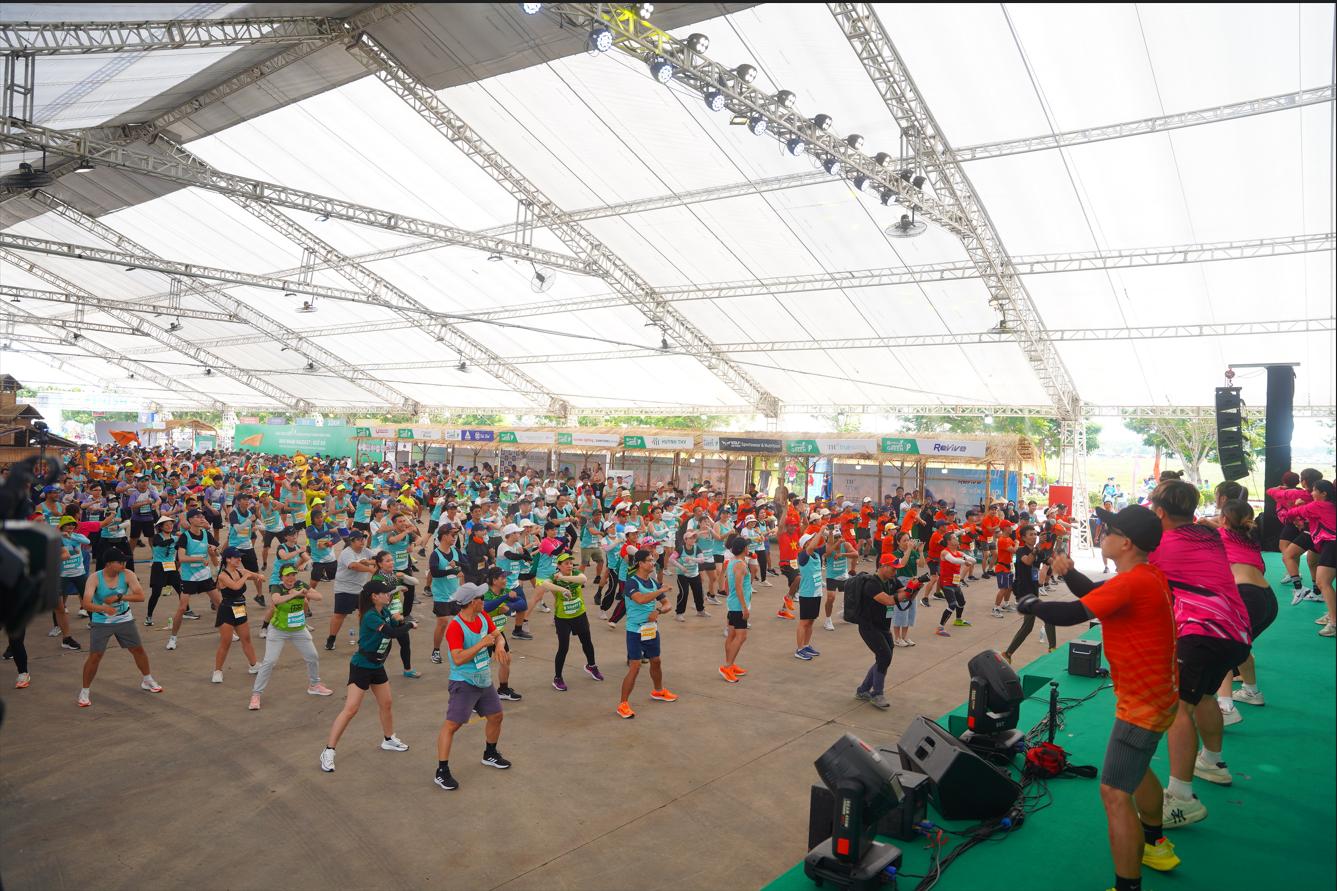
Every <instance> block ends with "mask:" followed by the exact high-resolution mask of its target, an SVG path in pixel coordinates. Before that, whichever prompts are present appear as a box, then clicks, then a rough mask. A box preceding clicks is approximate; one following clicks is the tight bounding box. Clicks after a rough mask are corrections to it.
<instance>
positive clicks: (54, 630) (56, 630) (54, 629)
mask: <svg viewBox="0 0 1337 891" xmlns="http://www.w3.org/2000/svg"><path fill="white" fill-rule="evenodd" d="M46 636H47V637H60V626H58V625H53V626H51V630H50V631H48V632H47V633H46Z"/></svg>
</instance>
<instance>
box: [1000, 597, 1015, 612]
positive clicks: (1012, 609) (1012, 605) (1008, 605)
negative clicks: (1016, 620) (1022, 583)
mask: <svg viewBox="0 0 1337 891" xmlns="http://www.w3.org/2000/svg"><path fill="white" fill-rule="evenodd" d="M1003 609H1004V610H1006V611H1007V612H1009V613H1015V612H1016V611H1017V605H1016V604H1015V603H1013V602H1012V601H1011V600H1009V601H1008V602H1007V603H1004V604H1003Z"/></svg>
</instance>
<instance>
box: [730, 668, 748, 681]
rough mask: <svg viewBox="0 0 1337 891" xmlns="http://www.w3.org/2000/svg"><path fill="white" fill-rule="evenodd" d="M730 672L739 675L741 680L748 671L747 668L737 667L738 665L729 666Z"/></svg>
mask: <svg viewBox="0 0 1337 891" xmlns="http://www.w3.org/2000/svg"><path fill="white" fill-rule="evenodd" d="M729 670H730V671H732V672H733V673H734V674H736V675H738V676H739V677H740V678H741V677H742V676H743V675H745V674H747V669H746V668H740V667H739V666H737V665H730V666H729Z"/></svg>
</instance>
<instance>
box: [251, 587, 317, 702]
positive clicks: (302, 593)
mask: <svg viewBox="0 0 1337 891" xmlns="http://www.w3.org/2000/svg"><path fill="white" fill-rule="evenodd" d="M279 580H280V582H279V588H278V591H277V592H274V593H272V596H271V597H270V598H269V600H270V604H271V610H270V616H269V626H270V627H269V634H268V636H267V638H266V640H265V658H264V661H263V662H261V663H260V671H259V673H258V674H256V676H255V684H254V685H252V687H251V703H250V705H249V706H248V708H249V709H250V710H251V711H255V710H256V709H258V708H260V694H262V693H264V692H265V687H267V686H268V685H269V678H270V676H271V675H272V674H273V673H274V666H275V665H277V664H278V661H279V655H280V654H281V653H282V652H283V648H284V647H285V646H287V645H288V644H289V643H291V644H292V645H293V646H295V647H296V648H297V652H299V653H301V654H302V659H304V660H305V661H306V673H307V680H308V683H307V687H306V692H307V693H308V694H309V695H311V696H332V695H333V694H334V691H333V690H331V689H330V688H329V687H326V686H325V685H324V684H322V683H321V682H320V655H319V654H318V653H317V652H316V645H315V643H313V642H312V640H311V631H310V629H309V628H308V627H307V619H306V608H307V602H308V601H311V602H319V601H320V599H321V594H320V592H319V591H317V590H316V589H314V588H312V587H310V586H308V585H307V584H306V583H305V582H303V581H300V580H299V579H298V577H297V568H296V567H295V566H285V567H283V569H282V570H281V572H280V574H279Z"/></svg>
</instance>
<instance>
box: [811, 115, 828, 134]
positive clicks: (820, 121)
mask: <svg viewBox="0 0 1337 891" xmlns="http://www.w3.org/2000/svg"><path fill="white" fill-rule="evenodd" d="M812 125H813V126H814V127H816V128H817V129H818V130H821V131H822V132H823V133H826V132H828V131H830V129H831V115H829V114H819V115H817V116H816V117H814V118H813V119H812Z"/></svg>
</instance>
